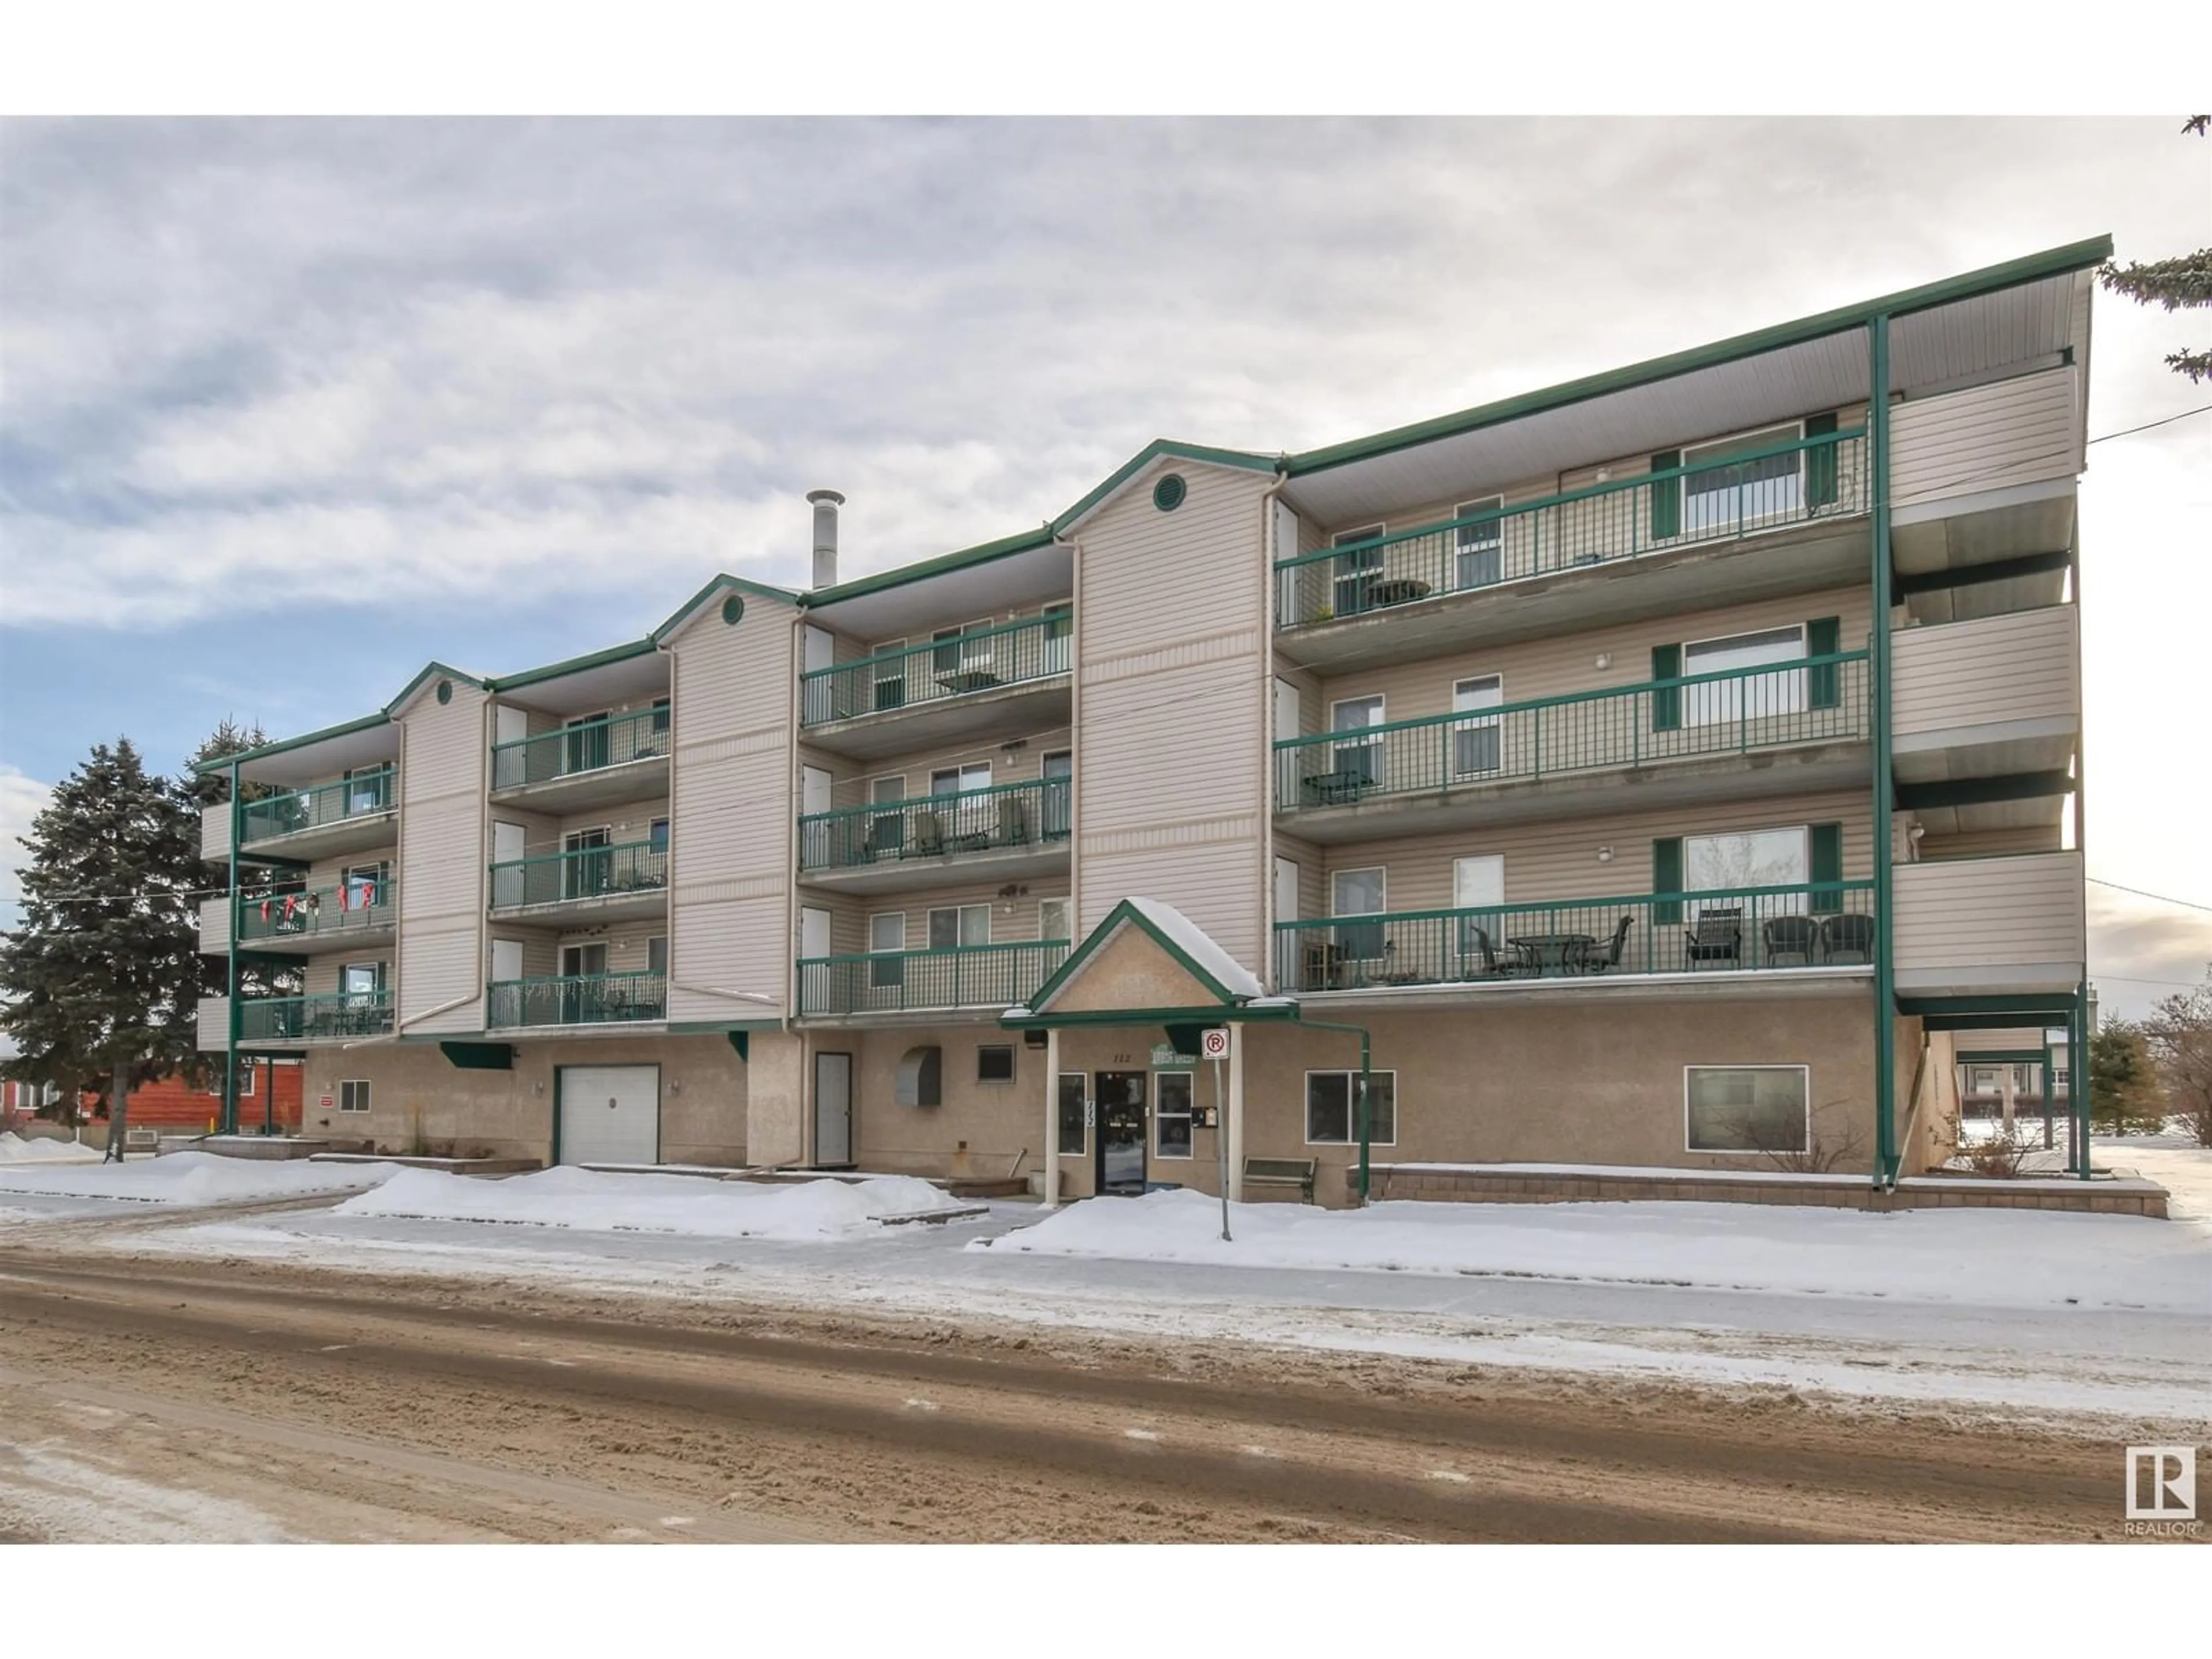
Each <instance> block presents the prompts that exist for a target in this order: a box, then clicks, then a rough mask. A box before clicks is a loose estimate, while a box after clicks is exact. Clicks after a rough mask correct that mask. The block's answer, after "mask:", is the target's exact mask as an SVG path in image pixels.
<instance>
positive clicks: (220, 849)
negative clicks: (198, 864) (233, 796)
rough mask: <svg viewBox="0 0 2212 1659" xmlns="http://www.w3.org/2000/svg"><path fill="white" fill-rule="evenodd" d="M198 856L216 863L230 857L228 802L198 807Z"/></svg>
mask: <svg viewBox="0 0 2212 1659" xmlns="http://www.w3.org/2000/svg"><path fill="white" fill-rule="evenodd" d="M200 856H201V857H202V858H204V859H208V860H212V861H214V862H216V863H219V864H220V863H224V862H227V861H228V860H229V858H230V803H229V802H228V801H225V802H223V804H222V805H220V806H203V807H201V808H200Z"/></svg>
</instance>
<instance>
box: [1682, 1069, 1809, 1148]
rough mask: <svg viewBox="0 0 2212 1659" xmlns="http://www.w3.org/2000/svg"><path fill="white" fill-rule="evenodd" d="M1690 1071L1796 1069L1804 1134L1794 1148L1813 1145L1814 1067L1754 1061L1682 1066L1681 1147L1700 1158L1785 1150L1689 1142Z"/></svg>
mask: <svg viewBox="0 0 2212 1659" xmlns="http://www.w3.org/2000/svg"><path fill="white" fill-rule="evenodd" d="M1693 1072H1795V1073H1797V1075H1798V1078H1799V1079H1800V1088H1801V1091H1802V1093H1803V1095H1804V1097H1805V1133H1804V1136H1803V1139H1802V1144H1801V1145H1800V1146H1798V1147H1797V1148H1796V1150H1797V1151H1799V1152H1804V1151H1807V1150H1809V1149H1810V1148H1811V1146H1812V1145H1813V1068H1812V1067H1811V1066H1796V1065H1790V1064H1781V1065H1773V1064H1765V1063H1761V1064H1755V1065H1749V1066H1731V1065H1721V1064H1706V1065H1692V1066H1683V1067H1682V1150H1683V1151H1684V1152H1693V1153H1695V1154H1697V1155H1698V1156H1699V1157H1701V1158H1764V1157H1766V1156H1767V1155H1768V1154H1769V1153H1770V1152H1779V1153H1787V1152H1790V1150H1791V1149H1790V1148H1789V1147H1786V1146H1776V1147H1765V1146H1693V1145H1692V1137H1691V1133H1690V1075H1691V1073H1693Z"/></svg>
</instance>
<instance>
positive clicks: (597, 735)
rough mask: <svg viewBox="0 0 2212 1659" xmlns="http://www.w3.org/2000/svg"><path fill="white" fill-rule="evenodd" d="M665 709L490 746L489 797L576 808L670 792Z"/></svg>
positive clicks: (632, 712)
mask: <svg viewBox="0 0 2212 1659" xmlns="http://www.w3.org/2000/svg"><path fill="white" fill-rule="evenodd" d="M670 735H671V733H670V726H669V711H668V709H667V708H666V707H665V706H663V707H661V708H637V709H632V710H630V711H629V712H628V713H626V714H611V715H609V716H607V717H606V718H605V720H580V721H578V722H576V723H575V724H574V725H570V726H562V727H560V728H559V729H558V730H556V731H551V732H538V733H537V734H536V735H535V736H532V737H527V738H513V739H511V740H509V741H508V742H506V743H495V744H493V745H492V747H491V790H492V794H491V798H492V799H493V800H495V801H497V802H500V803H501V804H502V805H504V804H507V803H510V802H512V803H522V802H528V803H530V804H531V805H533V806H538V807H540V808H542V809H543V810H544V811H549V812H550V811H562V812H567V811H584V810H586V809H587V808H590V807H594V806H608V805H614V804H615V803H617V802H618V801H627V800H642V799H649V798H652V797H655V796H660V795H665V794H666V793H668V750H669V741H670Z"/></svg>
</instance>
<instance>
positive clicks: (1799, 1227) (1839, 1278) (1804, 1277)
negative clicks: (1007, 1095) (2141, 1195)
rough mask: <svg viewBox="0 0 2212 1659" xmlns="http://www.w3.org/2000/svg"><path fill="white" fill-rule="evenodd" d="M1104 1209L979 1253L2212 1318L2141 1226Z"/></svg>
mask: <svg viewBox="0 0 2212 1659" xmlns="http://www.w3.org/2000/svg"><path fill="white" fill-rule="evenodd" d="M1230 1227H1231V1233H1232V1234H1233V1235H1234V1242H1233V1243H1223V1242H1222V1239H1221V1204H1220V1200H1218V1199H1212V1198H1207V1197H1206V1196H1205V1195H1204V1194H1199V1193H1193V1192H1188V1191H1170V1192H1158V1193H1151V1194H1146V1196H1145V1197H1143V1198H1135V1199H1117V1198H1103V1199H1091V1200H1085V1202H1082V1203H1079V1204H1076V1205H1073V1206H1070V1207H1068V1208H1066V1209H1064V1210H1061V1211H1060V1212H1058V1213H1056V1214H1054V1215H1052V1216H1050V1217H1048V1218H1046V1219H1045V1220H1043V1221H1041V1222H1039V1223H1038V1224H1037V1225H1035V1226H1033V1227H1028V1228H1024V1230H1022V1231H1018V1232H1013V1233H1009V1234H1007V1235H1006V1236H1005V1237H1002V1238H999V1239H995V1240H993V1241H990V1242H989V1243H981V1242H978V1243H971V1244H970V1245H969V1249H991V1250H992V1251H994V1252H1008V1251H1015V1252H1028V1253H1030V1254H1033V1255H1066V1256H1093V1257H1110V1258H1115V1259H1119V1260H1123V1261H1189V1262H1204V1263H1209V1264H1212V1265H1216V1266H1243V1267H1294V1268H1306V1269H1314V1268H1321V1269H1353V1270H1366V1271H1383V1272H1401V1273H1454V1274H1457V1273H1474V1274H1501V1275H1509V1276H1516V1277H1526V1278H1537V1279H1589V1280H1601V1281H1610V1282H1617V1283H1632V1284H1658V1285H1699V1286H1705V1287H1708V1288H1713V1289H1729V1290H1756V1291H1801V1292H1826V1293H1828V1294H1832V1295H1838V1296H1875V1297H1907V1298H1911V1299H1913V1300H1916V1301H1933V1302H1958V1303H1969V1304H1979V1305H1984V1306H2012V1307H2033V1306H2048V1305H2051V1304H2069V1303H2070V1304H2077V1305H2080V1306H2085V1307H2099V1306H2127V1307H2143V1308H2157V1309H2170V1310H2177V1311H2184V1312H2192V1313H2203V1314H2212V1232H2208V1231H2207V1230H2205V1229H2203V1228H2200V1227H2197V1226H2192V1225H2186V1224H2175V1223H2172V1222H2163V1221H2152V1220H2146V1219H2144V1218H2141V1217H2137V1216H2099V1215H2072V1214H2067V1213H2063V1212H2057V1211H2051V1212H2044V1211H2031V1210H1903V1211H1893V1212H1871V1211H1863V1210H1832V1209H1823V1208H1814V1207H1810V1206H1807V1207H1802V1208H1799V1207H1796V1206H1781V1205H1764V1204H1762V1205H1737V1204H1690V1203H1671V1202H1670V1203H1623V1204H1526V1205H1516V1204H1442V1203H1424V1202H1412V1201H1408V1202H1400V1203H1383V1204H1376V1205H1371V1206H1369V1207H1368V1208H1367V1209H1364V1210H1317V1209H1312V1208H1310V1207H1308V1206H1304V1205H1289V1204H1267V1205H1249V1204H1239V1205H1232V1206H1231V1214H1230Z"/></svg>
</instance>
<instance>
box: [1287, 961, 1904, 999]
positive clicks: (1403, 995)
mask: <svg viewBox="0 0 2212 1659" xmlns="http://www.w3.org/2000/svg"><path fill="white" fill-rule="evenodd" d="M1873 983H1874V969H1873V968H1872V967H1871V966H1869V965H1867V964H1865V963H1850V964H1848V965H1845V966H1842V967H1820V968H1759V969H1735V970H1731V971H1728V972H1716V973H1692V974H1584V975H1576V976H1573V977H1570V978H1561V979H1533V980H1532V979H1523V980H1475V981H1462V982H1459V983H1451V984H1436V985H1383V986H1368V987H1362V988H1359V989H1357V990H1346V991H1299V992H1295V993H1292V994H1294V995H1295V996H1296V997H1297V1002H1298V1006H1300V1007H1302V1008H1304V1007H1317V1008H1377V1009H1384V1008H1455V1007H1456V1008H1465V1007H1467V1006H1469V1005H1470V1004H1474V1003H1478V1002H1480V1003H1492V1002H1496V1003H1520V1002H1543V1001H1551V1000H1559V999H1562V998H1564V999H1568V1000H1574V1001H1579V1002H1669V1001H1674V1002H1680V1001H1686V1000H1703V1001H1711V1000H1730V999H1735V998H1741V997H1773V998H1781V999H1790V998H1810V997H1845V996H1863V995H1866V994H1869V991H1870V990H1871V988H1872V987H1873Z"/></svg>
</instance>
